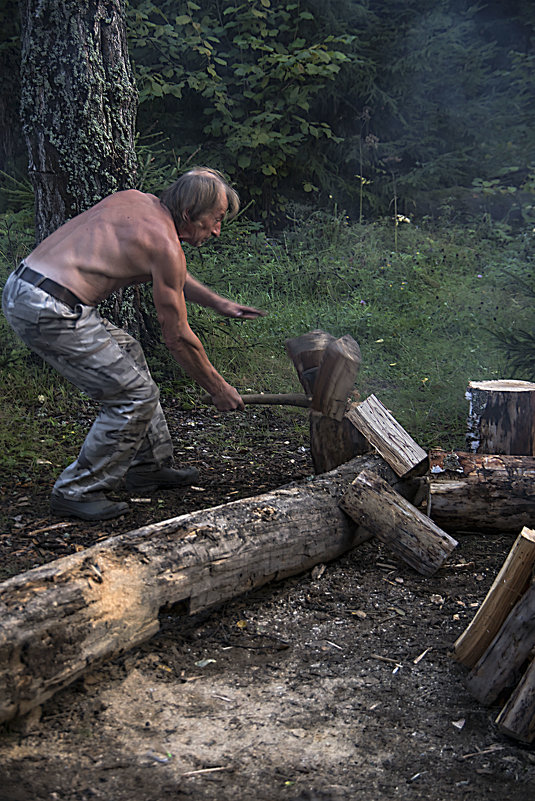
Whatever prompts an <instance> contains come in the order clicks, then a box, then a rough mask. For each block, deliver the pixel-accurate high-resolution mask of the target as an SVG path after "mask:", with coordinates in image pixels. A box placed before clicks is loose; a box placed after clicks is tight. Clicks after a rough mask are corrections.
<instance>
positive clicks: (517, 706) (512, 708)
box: [496, 658, 535, 743]
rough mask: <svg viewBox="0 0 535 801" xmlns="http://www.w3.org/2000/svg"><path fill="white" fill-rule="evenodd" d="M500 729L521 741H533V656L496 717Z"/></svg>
mask: <svg viewBox="0 0 535 801" xmlns="http://www.w3.org/2000/svg"><path fill="white" fill-rule="evenodd" d="M496 723H497V725H498V728H499V730H500V731H502V732H503V733H504V734H507V735H509V737H514V738H515V739H516V740H521V741H522V742H523V743H532V742H534V741H535V658H533V659H532V660H531V663H530V665H529V667H528V669H527V670H526V672H525V673H524V676H523V677H522V680H521V681H520V682H519V684H518V686H517V688H516V689H515V690H514V692H513V694H512V695H511V697H510V698H509V700H508V701H507V703H506V704H505V706H504V707H503V709H502V711H501V712H500V714H499V715H498V717H497V718H496Z"/></svg>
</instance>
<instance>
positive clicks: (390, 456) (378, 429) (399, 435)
mask: <svg viewBox="0 0 535 801" xmlns="http://www.w3.org/2000/svg"><path fill="white" fill-rule="evenodd" d="M347 417H348V418H349V420H350V421H351V422H352V423H353V424H354V425H355V426H356V428H358V429H359V431H360V432H361V433H362V434H363V435H364V436H365V437H366V438H367V439H368V440H369V442H371V444H372V445H373V446H374V447H375V448H377V450H378V451H379V453H380V454H381V456H382V457H383V459H385V461H387V462H388V464H389V465H390V467H391V468H392V469H393V470H394V471H395V472H396V473H397V474H398V476H406V475H408V474H409V473H411V474H412V475H419V474H422V473H425V471H426V470H427V467H428V457H427V453H426V452H425V451H424V450H423V448H421V447H420V446H419V445H418V444H417V443H416V442H415V441H414V440H413V439H412V437H411V436H410V435H409V434H407V432H406V431H405V429H404V428H403V427H402V426H401V425H400V424H399V423H398V422H397V420H396V419H395V418H394V417H393V416H392V414H391V413H390V412H389V411H388V409H387V408H386V407H385V406H383V404H382V403H381V401H380V400H378V398H376V397H375V395H370V397H369V398H367V399H366V400H365V401H363V402H362V403H352V404H351V406H350V407H349V409H348V411H347Z"/></svg>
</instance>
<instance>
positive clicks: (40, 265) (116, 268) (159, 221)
mask: <svg viewBox="0 0 535 801" xmlns="http://www.w3.org/2000/svg"><path fill="white" fill-rule="evenodd" d="M175 246H176V249H177V251H180V249H181V246H180V243H179V239H178V235H177V233H176V230H175V227H174V224H173V220H172V217H171V215H170V213H169V211H168V210H167V209H166V208H165V206H163V205H162V204H161V203H160V201H159V200H158V198H157V197H155V196H154V195H148V194H144V193H142V192H138V191H137V190H135V189H130V190H126V191H124V192H118V193H117V194H115V195H110V196H109V197H107V198H104V200H102V201H100V203H97V204H96V205H95V206H93V207H92V208H91V209H88V210H87V211H84V212H83V213H82V214H79V215H78V216H77V217H74V218H73V219H72V220H69V221H68V222H67V223H65V224H64V225H62V226H61V228H58V230H57V231H54V233H53V234H51V235H50V236H48V237H47V238H46V239H44V240H43V242H41V243H40V244H39V245H38V246H37V247H36V249H35V250H34V251H33V252H32V253H30V255H29V256H28V257H27V258H26V259H25V261H26V264H27V265H28V266H29V267H31V268H32V269H33V270H36V271H37V272H39V273H41V274H42V275H46V276H47V277H48V278H52V279H53V280H54V281H57V283H58V284H61V285H62V286H65V287H67V288H68V289H70V290H71V291H72V292H74V294H75V295H77V297H79V298H80V299H81V300H82V301H83V302H84V303H87V304H88V305H91V306H94V305H95V304H97V303H98V302H99V301H101V300H103V299H104V298H106V297H107V296H108V295H109V294H110V293H111V292H113V291H114V290H115V289H118V288H120V287H122V286H126V285H128V284H135V283H142V282H145V281H150V280H151V279H152V274H153V269H154V267H155V266H156V265H157V264H158V262H159V257H160V254H161V253H162V252H163V253H165V251H167V250H169V248H170V247H171V248H174V247H175Z"/></svg>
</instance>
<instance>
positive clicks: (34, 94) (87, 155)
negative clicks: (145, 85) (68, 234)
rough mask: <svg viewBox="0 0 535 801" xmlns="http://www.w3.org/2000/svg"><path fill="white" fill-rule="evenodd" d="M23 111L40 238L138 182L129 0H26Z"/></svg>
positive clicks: (22, 68) (22, 72)
mask: <svg viewBox="0 0 535 801" xmlns="http://www.w3.org/2000/svg"><path fill="white" fill-rule="evenodd" d="M21 15H22V65H21V77H22V100H21V115H22V122H23V130H24V135H25V138H26V142H27V146H28V153H29V171H30V176H31V179H32V183H33V185H34V189H35V219H36V239H37V242H40V241H41V240H42V239H43V238H44V237H45V236H47V235H48V234H50V233H51V232H52V231H54V230H55V229H56V228H58V227H59V226H60V225H62V224H63V223H64V222H65V221H66V220H67V219H69V218H70V217H73V216H74V215H76V214H78V213H79V212H81V211H84V210H85V209H87V208H89V207H90V206H92V205H94V204H95V203H96V202H97V201H99V200H101V199H102V198H103V197H105V196H106V195H108V194H110V193H112V192H115V191H117V190H119V189H126V188H130V187H132V186H133V181H134V177H135V168H136V157H135V151H134V133H135V115H136V108H137V92H136V88H135V82H134V77H133V73H132V69H131V66H130V62H129V60H128V52H127V44H126V28H125V17H124V0H88V2H84V3H79V2H77V0H22V2H21Z"/></svg>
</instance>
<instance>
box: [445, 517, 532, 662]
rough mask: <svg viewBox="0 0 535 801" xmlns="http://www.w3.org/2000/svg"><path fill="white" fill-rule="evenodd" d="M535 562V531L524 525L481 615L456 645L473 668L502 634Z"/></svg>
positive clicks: (456, 653) (459, 655)
mask: <svg viewBox="0 0 535 801" xmlns="http://www.w3.org/2000/svg"><path fill="white" fill-rule="evenodd" d="M533 565H535V531H533V530H532V529H529V528H524V529H523V530H522V531H521V533H520V534H519V535H518V537H517V539H516V541H515V543H514V545H513V547H512V548H511V550H510V552H509V555H508V556H507V559H506V560H505V562H504V563H503V566H502V568H501V570H500V572H499V573H498V575H497V576H496V578H495V580H494V582H493V584H492V587H491V588H490V590H489V591H488V593H487V596H486V598H485V600H484V601H483V603H482V604H481V606H480V607H479V609H478V611H477V614H476V615H475V617H474V619H473V620H472V622H471V623H470V625H469V626H468V628H467V629H466V630H465V631H464V632H463V633H462V634H461V636H460V637H459V638H458V639H457V641H456V642H455V645H454V647H453V648H454V656H455V659H456V660H457V661H458V662H461V663H462V664H463V665H466V667H469V668H472V667H474V665H475V664H476V662H477V661H478V659H480V657H481V656H482V655H483V654H484V653H485V651H486V650H487V648H488V647H489V645H490V644H491V642H492V640H493V639H494V637H495V636H496V635H497V634H498V632H499V630H500V628H501V627H502V625H503V623H504V622H505V619H506V618H507V615H508V614H509V612H510V611H511V609H512V608H513V607H514V605H515V604H516V603H517V602H518V601H519V600H520V598H521V597H522V595H523V594H524V592H525V591H526V589H527V588H528V586H529V582H530V580H531V574H532V571H533Z"/></svg>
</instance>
